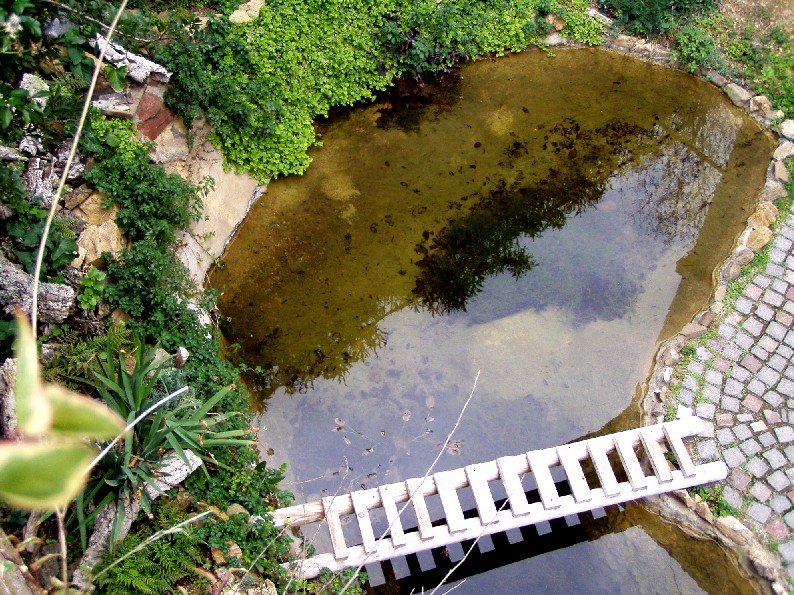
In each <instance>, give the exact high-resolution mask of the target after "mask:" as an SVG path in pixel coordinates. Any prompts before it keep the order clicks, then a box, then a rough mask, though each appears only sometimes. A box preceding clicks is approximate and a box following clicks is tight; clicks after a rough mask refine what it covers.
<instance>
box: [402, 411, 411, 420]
mask: <svg viewBox="0 0 794 595" xmlns="http://www.w3.org/2000/svg"><path fill="white" fill-rule="evenodd" d="M409 419H411V412H410V411H409V410H408V409H406V410H405V411H403V421H408V420H409Z"/></svg>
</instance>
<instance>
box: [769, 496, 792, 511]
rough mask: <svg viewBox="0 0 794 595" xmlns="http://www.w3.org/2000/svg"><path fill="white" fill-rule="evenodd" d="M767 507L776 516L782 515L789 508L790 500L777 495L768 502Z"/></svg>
mask: <svg viewBox="0 0 794 595" xmlns="http://www.w3.org/2000/svg"><path fill="white" fill-rule="evenodd" d="M769 506H770V508H772V510H774V511H775V512H776V513H778V514H782V513H783V512H785V511H787V510H788V509H789V508H791V500H789V499H788V498H786V497H785V496H781V495H777V496H775V497H774V498H772V499H771V500H770V501H769Z"/></svg>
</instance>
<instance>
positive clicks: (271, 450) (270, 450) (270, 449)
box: [265, 448, 276, 457]
mask: <svg viewBox="0 0 794 595" xmlns="http://www.w3.org/2000/svg"><path fill="white" fill-rule="evenodd" d="M265 452H266V453H267V456H269V457H272V456H273V455H274V454H276V451H275V450H273V449H272V448H268V449H267V450H266V451H265Z"/></svg>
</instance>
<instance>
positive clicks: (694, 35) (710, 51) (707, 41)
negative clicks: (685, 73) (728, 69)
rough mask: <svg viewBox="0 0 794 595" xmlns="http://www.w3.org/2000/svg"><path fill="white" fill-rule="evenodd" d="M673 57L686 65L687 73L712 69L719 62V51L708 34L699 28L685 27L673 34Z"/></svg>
mask: <svg viewBox="0 0 794 595" xmlns="http://www.w3.org/2000/svg"><path fill="white" fill-rule="evenodd" d="M673 55H674V56H675V58H676V59H677V60H680V61H681V62H683V63H684V64H686V66H687V69H688V70H689V72H695V70H697V69H698V68H714V67H716V66H717V65H718V64H719V62H720V58H719V50H718V49H717V45H716V44H715V43H714V39H713V38H712V37H711V35H709V34H708V32H706V31H704V30H703V29H701V28H699V27H693V26H687V27H682V28H681V29H679V30H677V31H676V32H675V35H674V37H673Z"/></svg>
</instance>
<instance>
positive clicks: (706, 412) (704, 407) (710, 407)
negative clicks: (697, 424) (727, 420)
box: [695, 403, 717, 419]
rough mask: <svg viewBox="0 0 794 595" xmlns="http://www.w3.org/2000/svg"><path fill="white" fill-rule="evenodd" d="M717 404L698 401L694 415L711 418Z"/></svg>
mask: <svg viewBox="0 0 794 595" xmlns="http://www.w3.org/2000/svg"><path fill="white" fill-rule="evenodd" d="M716 411H717V406H716V405H715V404H714V403H700V404H699V405H697V406H696V407H695V415H697V416H698V417H700V418H702V419H713V418H714V413H716Z"/></svg>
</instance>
